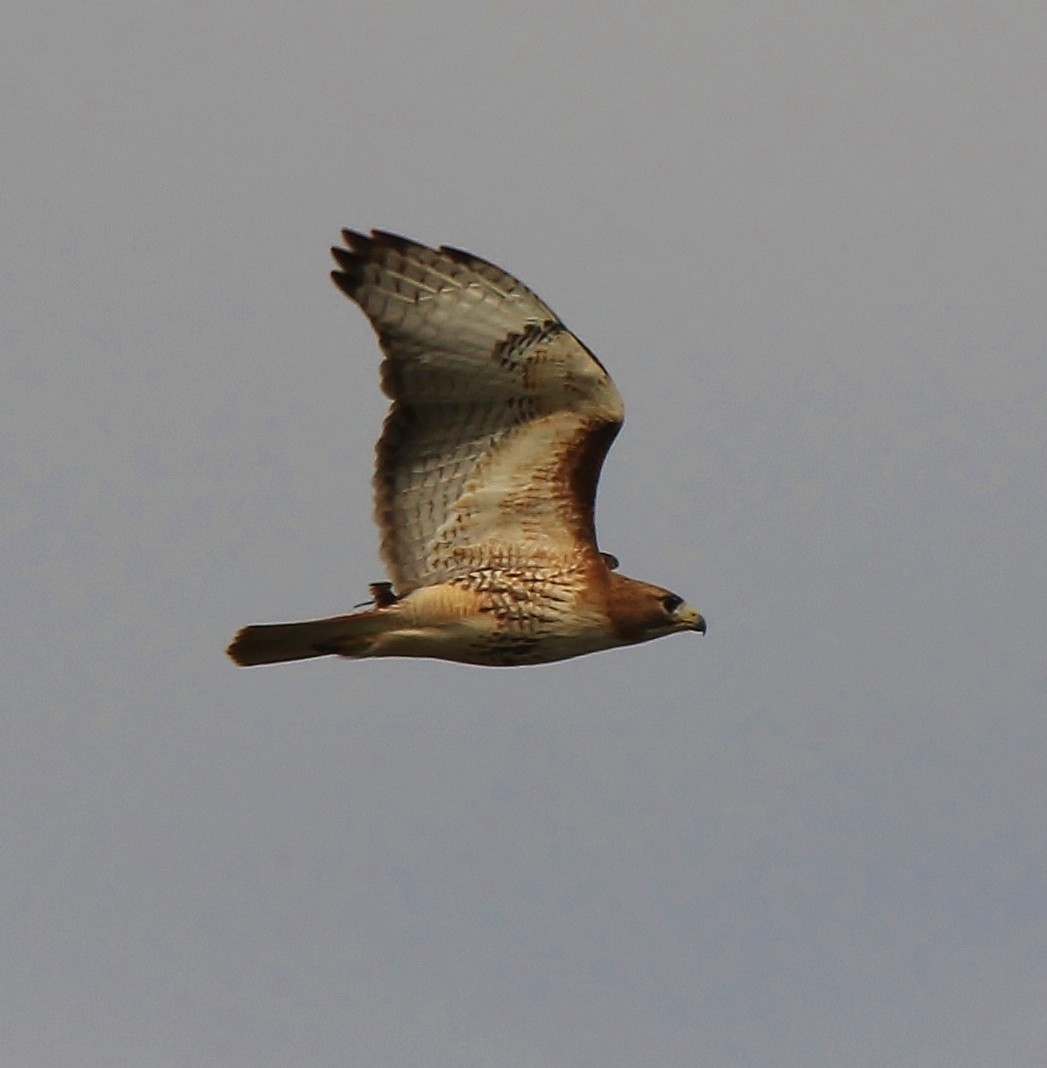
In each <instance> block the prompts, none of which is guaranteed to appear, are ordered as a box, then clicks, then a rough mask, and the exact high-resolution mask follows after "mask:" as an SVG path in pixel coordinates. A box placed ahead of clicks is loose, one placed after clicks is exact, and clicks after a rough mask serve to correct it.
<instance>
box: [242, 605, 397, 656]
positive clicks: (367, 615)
mask: <svg viewBox="0 0 1047 1068" xmlns="http://www.w3.org/2000/svg"><path fill="white" fill-rule="evenodd" d="M389 616H390V613H388V612H386V611H383V610H381V609H379V610H377V611H370V612H358V613H357V614H356V615H351V616H333V617H331V618H330V619H311V620H308V621H306V622H304V623H266V624H261V625H256V626H252V627H244V629H243V630H242V631H240V633H239V634H237V636H236V637H235V638H234V639H233V644H232V645H230V646H229V648H228V649H227V650H226V652H227V653H228V654H229V655H230V656H231V657H232V658H233V660H235V661H236V662H237V663H238V664H239V665H240V666H241V667H254V666H255V665H256V664H282V663H284V662H285V661H288V660H309V659H311V658H312V657H314V656H332V655H339V656H360V655H362V654H366V652H367V651H368V649H369V648H370V646H371V645H372V643H373V640H374V638H375V636H376V635H378V634H381V633H382V632H383V631H386V630H389V629H391V628H392V627H395V626H396V621H395V619H390V618H389Z"/></svg>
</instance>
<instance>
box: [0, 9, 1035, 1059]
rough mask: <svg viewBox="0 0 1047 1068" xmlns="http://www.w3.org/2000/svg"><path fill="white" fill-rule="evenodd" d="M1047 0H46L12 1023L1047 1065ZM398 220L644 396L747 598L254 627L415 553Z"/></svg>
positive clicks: (648, 471) (643, 1053)
mask: <svg viewBox="0 0 1047 1068" xmlns="http://www.w3.org/2000/svg"><path fill="white" fill-rule="evenodd" d="M1045 32H1047V14H1045V13H1044V8H1043V5H1042V4H1041V3H1039V2H1038V0H1037V2H1022V0H1013V2H1010V3H1007V4H999V3H995V2H990V0H967V2H963V0H959V2H953V3H937V2H919V3H915V2H906V3H903V2H900V0H886V2H880V3H877V4H866V5H860V4H843V3H839V2H832V3H829V2H825V0H822V2H819V0H800V2H797V3H794V4H789V5H783V4H781V3H777V2H771V0H754V2H752V3H737V4H721V3H712V2H705V3H699V4H683V3H679V4H651V5H643V6H641V5H639V4H636V5H626V4H622V3H607V4H602V5H590V4H584V5H583V4H580V3H568V4H562V3H551V2H546V0H535V2H533V3H531V4H529V5H526V6H520V5H503V4H490V5H486V6H485V5H477V4H464V3H448V2H446V0H429V2H427V3H425V4H421V3H417V2H409V3H405V4H402V5H398V6H394V5H387V6H381V7H380V6H379V5H363V4H355V5H354V4H351V3H346V2H344V0H339V2H333V0H330V2H329V0H322V2H303V3H295V4H291V3H272V4H264V5H263V4H253V3H245V2H242V0H239V2H228V3H223V4H218V5H205V4H177V3H157V4H150V5H142V4H139V3H131V2H120V0H113V2H111V3H106V4H104V5H92V4H81V5H75V4H68V3H67V4H40V3H35V4H29V3H24V2H16V4H15V7H14V9H13V12H11V13H9V14H8V15H7V17H6V18H5V32H4V34H3V39H2V41H0V52H2V55H0V70H2V71H3V75H2V79H3V84H4V92H3V93H2V94H0V109H2V111H0V140H2V143H3V145H4V151H3V153H2V155H0V179H2V184H3V189H4V196H3V198H2V200H0V212H2V231H3V256H2V257H0V272H2V280H0V281H2V284H0V305H2V307H0V330H2V336H3V346H4V353H5V361H4V371H3V378H4V385H3V388H2V390H0V409H2V411H0V415H2V418H0V468H2V471H3V483H4V489H3V492H4V505H3V508H2V510H0V539H2V544H3V551H4V564H3V584H4V603H5V606H6V612H5V613H4V622H3V624H2V625H3V630H4V634H3V640H2V642H0V667H2V672H3V678H4V690H5V693H6V700H5V702H4V703H5V706H6V709H5V714H4V717H3V728H4V734H3V739H2V746H0V760H2V774H0V788H2V791H3V806H2V811H3V816H2V833H3V841H2V855H3V857H4V864H3V876H2V880H0V909H2V915H3V916H4V952H3V954H2V955H0V979H2V985H3V990H4V993H3V996H2V997H0V1045H2V1046H3V1047H5V1048H4V1049H2V1050H0V1053H2V1056H0V1060H2V1061H3V1063H4V1064H5V1065H7V1064H10V1065H24V1066H29V1068H35V1066H46V1068H53V1066H55V1065H73V1064H76V1065H85V1066H96V1065H97V1066H112V1065H130V1066H135V1068H138V1066H148V1068H152V1066H183V1065H184V1066H194V1068H195V1066H212V1065H213V1066H244V1068H247V1066H259V1065H261V1066H268V1065H273V1066H278V1065H288V1064H295V1065H317V1066H327V1065H330V1066H337V1065H345V1064H360V1065H375V1066H405V1068H406V1066H417V1065H425V1066H447V1068H471V1066H476V1068H480V1066H484V1068H487V1066H490V1065H509V1066H513V1068H516V1066H520V1068H565V1066H567V1068H582V1066H584V1068H590V1066H591V1068H626V1066H628V1068H632V1066H637V1065H655V1066H659V1068H662V1066H670V1068H675V1066H692V1065H695V1064H701V1065H702V1066H703V1068H741V1066H768V1065H774V1066H776V1068H779V1066H784V1068H792V1066H796V1068H799V1066H809V1065H812V1064H846V1065H848V1066H857V1068H862V1066H877V1068H879V1066H882V1065H884V1064H891V1065H902V1066H909V1065H911V1066H920V1068H925V1066H942V1068H945V1066H948V1068H955V1066H957V1065H972V1066H974V1065H977V1066H983V1065H985V1064H1000V1065H1008V1066H1012V1065H1015V1066H1022V1065H1042V1064H1043V1063H1045V1062H1047V1014H1045V1012H1044V1005H1047V830H1045V828H1047V800H1045V775H1044V767H1045V762H1047V722H1045V715H1044V712H1045V708H1047V639H1045V636H1044V634H1045V628H1044V622H1045V614H1047V550H1045V531H1047V490H1045V482H1047V479H1045V471H1047V358H1045V352H1047V299H1045V296H1047V197H1045V195H1044V190H1045V189H1047V139H1045V136H1044V131H1045V129H1047V67H1045V63H1044V58H1043V56H1044V52H1043V41H1044V35H1045ZM341 226H352V227H355V228H367V227H370V226H378V227H385V228H389V229H393V230H398V231H401V232H403V233H406V234H408V235H410V236H413V237H416V238H418V239H420V240H423V241H427V242H431V243H441V242H445V243H448V244H453V245H458V246H461V247H465V248H468V249H470V250H472V251H475V252H476V253H478V254H479V255H482V256H484V257H487V258H489V259H492V260H495V261H496V262H498V263H500V264H502V265H503V266H505V267H506V268H507V269H509V270H510V271H512V272H514V273H516V274H519V275H520V276H521V277H522V278H523V279H524V280H525V281H526V282H527V283H528V284H529V285H531V286H532V287H534V288H535V289H536V290H537V291H538V292H539V293H540V294H541V295H542V296H543V297H544V298H545V299H546V300H547V301H548V302H549V303H550V304H551V305H552V306H553V307H554V308H555V309H556V310H557V311H558V312H559V313H560V314H561V315H562V316H563V317H564V319H565V320H566V321H567V323H568V324H569V325H570V326H571V327H572V328H573V329H574V330H576V331H577V332H578V333H579V334H580V335H581V336H582V338H583V339H584V340H585V341H586V342H587V343H588V344H589V345H590V346H591V347H592V348H593V349H594V350H595V351H596V352H597V353H598V354H599V356H600V358H601V359H602V360H603V361H604V363H605V364H606V365H607V366H608V368H609V369H610V370H611V372H612V374H613V375H614V377H615V380H616V382H617V383H618V386H619V388H620V389H621V392H622V393H623V395H624V396H625V398H626V404H627V407H628V417H627V424H626V429H625V431H624V433H623V434H622V436H621V437H620V438H619V440H618V443H617V444H616V446H615V448H614V449H613V450H612V453H611V457H610V462H609V466H608V468H607V470H606V472H605V477H604V480H603V482H602V485H601V497H600V508H599V516H598V518H599V525H600V533H601V541H602V543H603V547H604V548H606V549H608V550H610V551H612V552H614V553H616V554H617V555H618V556H619V557H621V560H622V566H623V570H625V571H626V572H627V573H629V574H634V575H636V576H638V577H642V578H646V579H649V580H651V581H654V582H657V583H660V584H663V585H666V586H669V587H671V588H673V589H676V590H678V591H679V592H680V593H681V594H683V595H685V596H686V597H687V599H688V600H690V601H691V602H692V603H693V604H695V605H696V606H697V607H698V608H700V609H701V611H702V612H703V613H704V614H705V615H706V617H707V618H708V620H709V635H708V637H706V638H705V639H697V638H695V637H693V636H684V637H679V638H673V639H666V640H663V641H659V642H656V643H653V644H651V645H647V646H640V647H638V648H635V649H631V650H626V651H621V652H616V653H611V654H601V655H598V656H592V657H587V658H583V659H580V660H576V661H573V662H568V663H565V664H562V665H557V666H551V667H545V668H539V669H518V670H484V669H476V668H463V667H457V666H454V665H446V664H440V663H436V662H427V661H414V662H410V661H396V660H390V661H385V662H380V661H379V662H372V663H343V662H337V661H333V660H332V661H319V662H314V663H307V664H300V665H292V666H286V667H283V668H269V669H264V668H261V669H256V670H252V671H243V670H236V669H235V668H234V667H233V666H232V665H231V664H230V663H229V662H228V661H227V660H226V658H225V656H224V654H223V649H224V647H225V645H226V643H227V642H228V640H229V638H230V637H231V636H232V634H233V632H234V631H235V630H236V629H237V628H238V627H239V626H241V625H243V624H245V623H249V622H264V621H272V620H281V619H295V618H304V617H310V616H316V615H322V614H328V613H337V612H340V611H344V610H347V609H348V608H349V607H350V606H351V605H352V604H354V603H355V602H357V601H360V600H363V599H364V597H365V596H366V585H367V583H368V582H370V581H373V580H376V579H379V578H381V577H382V571H381V568H380V565H379V562H378V557H377V552H376V537H375V533H374V530H373V528H372V525H371V521H370V510H371V509H370V497H369V479H370V468H371V455H372V447H373V441H374V439H375V437H376V435H377V431H378V428H379V425H380V422H381V418H382V415H383V412H384V401H383V398H382V397H381V395H380V393H379V390H378V384H377V363H378V352H377V348H376V345H375V344H374V341H373V338H372V336H371V334H370V330H369V328H368V327H367V325H366V323H365V321H364V319H363V317H362V316H361V315H360V314H359V312H358V311H357V310H356V309H355V308H353V307H352V306H351V305H350V304H349V303H348V302H347V301H346V300H344V298H342V297H341V296H340V295H339V294H338V293H337V292H336V291H335V290H334V288H333V287H332V286H331V285H330V284H329V282H328V281H327V278H326V273H327V270H328V266H329V264H328V260H327V247H328V245H330V244H331V243H333V242H334V241H336V240H337V237H338V230H339V228H340V227H341Z"/></svg>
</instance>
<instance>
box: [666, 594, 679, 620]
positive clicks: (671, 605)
mask: <svg viewBox="0 0 1047 1068" xmlns="http://www.w3.org/2000/svg"><path fill="white" fill-rule="evenodd" d="M682 604H683V598H682V597H677V596H676V594H675V593H667V594H666V595H665V596H664V597H663V598H662V607H663V608H664V609H665V610H666V612H668V613H669V615H672V614H673V612H675V611H676V609H677V608H679V607H680V605H682Z"/></svg>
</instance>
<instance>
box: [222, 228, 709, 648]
mask: <svg viewBox="0 0 1047 1068" xmlns="http://www.w3.org/2000/svg"><path fill="white" fill-rule="evenodd" d="M343 237H344V238H345V242H346V245H347V247H346V248H335V249H332V250H331V251H332V254H333V255H334V258H335V261H336V262H337V264H338V267H339V269H338V270H336V271H333V272H332V275H331V277H332V278H333V279H334V282H335V284H336V285H337V286H338V288H339V289H341V290H342V292H343V293H345V294H346V296H348V297H349V298H350V299H351V300H353V301H355V302H356V303H357V304H358V305H359V306H360V308H361V309H362V310H363V312H364V314H365V315H367V317H368V319H369V320H370V321H371V325H372V326H373V327H374V329H375V331H376V332H377V334H378V341H379V344H380V345H381V348H382V352H383V353H384V357H385V358H384V359H383V361H382V366H381V382H382V389H383V390H384V391H385V393H386V394H387V395H388V396H389V397H390V398H392V402H393V403H392V405H391V407H390V409H389V414H388V416H387V417H386V420H385V425H384V427H383V429H382V435H381V438H380V439H379V441H378V447H377V464H376V470H375V476H374V490H375V519H376V521H377V523H378V527H379V530H380V532H381V550H382V558H383V560H384V561H385V564H386V567H387V569H388V571H389V574H390V577H391V578H392V580H393V581H392V583H374V584H372V586H371V595H372V597H373V598H374V607H373V608H371V609H368V610H366V611H363V612H357V613H354V614H352V615H346V616H335V617H333V618H331V619H321V620H313V621H310V622H305V623H280V624H270V625H263V626H251V627H245V628H244V629H243V630H241V631H240V633H239V634H238V635H237V636H236V639H235V640H234V641H233V644H232V645H230V646H229V650H228V652H229V655H230V656H231V657H232V658H233V660H235V661H236V662H237V663H238V664H243V665H253V664H273V663H279V662H282V661H287V660H302V659H307V658H310V657H314V656H326V655H329V654H336V655H339V656H346V657H353V658H361V657H371V656H429V657H437V658H440V659H444V660H455V661H459V662H461V663H467V664H486V665H492V666H493V665H514V664H541V663H547V662H550V661H553V660H563V659H566V658H567V657H572V656H580V655H582V654H583V653H590V652H596V651H598V650H601V649H610V648H614V647H616V646H620V645H632V644H635V643H636V642H642V641H648V640H650V639H652V638H657V637H660V636H662V635H664V634H672V633H675V632H677V631H684V630H694V631H698V632H700V633H702V634H704V633H705V621H704V619H702V617H701V615H699V614H698V612H696V611H695V610H694V609H693V608H690V607H689V606H688V605H686V604H684V602H683V600H682V599H681V598H680V597H678V596H676V595H675V594H673V593H670V592H669V591H668V590H665V589H662V588H661V587H659V586H652V585H650V584H649V583H646V582H640V581H638V580H636V579H630V578H626V577H625V576H623V575H620V574H618V572H617V571H616V570H615V569H616V568H617V566H618V561H617V560H616V559H615V558H614V557H613V556H611V555H610V554H609V553H602V552H600V550H599V549H598V548H597V543H596V526H595V521H594V507H595V500H596V485H597V482H598V481H599V478H600V469H601V467H602V466H603V461H604V457H605V456H606V455H607V450H608V449H609V448H610V447H611V443H612V442H613V441H614V438H615V436H616V435H617V433H618V431H619V429H620V428H621V425H622V416H623V406H622V400H621V397H620V396H619V395H618V391H617V389H615V386H614V383H613V382H612V381H611V379H610V376H609V375H608V374H607V372H606V370H605V369H604V367H603V365H602V364H601V363H600V361H599V360H597V359H596V357H595V356H594V355H593V354H592V353H591V352H590V351H589V350H588V349H587V348H586V347H585V346H584V345H583V344H582V343H581V342H580V341H579V340H578V339H577V338H576V337H575V336H574V335H573V334H572V333H570V331H569V330H567V328H566V327H565V326H564V325H563V323H561V322H560V320H559V319H558V318H557V317H556V315H555V314H554V313H553V312H552V311H551V310H550V309H549V308H548V307H547V306H546V305H545V304H544V303H543V302H542V301H541V300H540V299H539V298H538V297H537V296H536V295H535V294H534V293H532V292H531V291H530V290H529V289H527V288H526V287H525V286H524V285H522V284H521V283H520V282H519V281H517V280H516V279H515V278H513V277H512V276H511V275H508V274H506V273H505V272H504V271H502V270H501V269H500V268H498V267H495V266H494V264H491V263H487V262H486V261H484V260H481V259H479V258H478V257H476V256H472V255H470V254H469V253H467V252H462V251H460V250H458V249H452V248H439V249H431V248H426V247H425V246H424V245H418V244H415V243H414V242H412V241H408V240H406V239H404V238H402V237H397V236H395V235H393V234H387V233H382V232H380V231H374V232H373V233H372V234H371V236H370V237H367V236H365V235H363V234H358V233H354V232H352V231H348V230H346V231H343ZM394 590H395V592H394Z"/></svg>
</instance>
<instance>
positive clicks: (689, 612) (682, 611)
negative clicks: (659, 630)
mask: <svg viewBox="0 0 1047 1068" xmlns="http://www.w3.org/2000/svg"><path fill="white" fill-rule="evenodd" d="M676 619H677V621H678V622H679V623H682V624H683V625H684V627H686V629H687V630H696V631H698V633H699V634H704V633H705V617H704V616H703V615H702V614H701V612H698V611H696V610H695V609H693V608H692V607H691V606H690V605H689V604H682V605H680V607H679V608H677V609H676Z"/></svg>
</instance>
